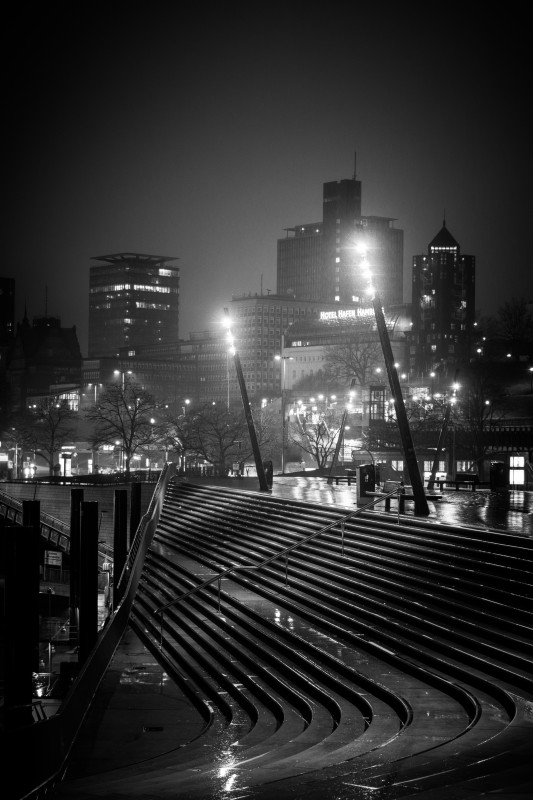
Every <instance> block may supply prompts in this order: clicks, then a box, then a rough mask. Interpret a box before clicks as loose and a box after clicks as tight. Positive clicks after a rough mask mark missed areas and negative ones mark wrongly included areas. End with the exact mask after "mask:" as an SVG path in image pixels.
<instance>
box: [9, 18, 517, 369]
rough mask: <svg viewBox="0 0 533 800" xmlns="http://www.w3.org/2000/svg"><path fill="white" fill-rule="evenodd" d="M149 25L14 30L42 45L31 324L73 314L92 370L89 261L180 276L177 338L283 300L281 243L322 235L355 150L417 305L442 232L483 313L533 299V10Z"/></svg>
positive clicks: (22, 172) (24, 267)
mask: <svg viewBox="0 0 533 800" xmlns="http://www.w3.org/2000/svg"><path fill="white" fill-rule="evenodd" d="M517 9H518V6H517ZM302 10H303V7H302ZM153 11H156V12H157V13H153ZM153 11H152V12H146V13H141V12H139V11H138V10H133V9H131V8H129V7H128V15H127V16H126V17H125V18H123V17H120V15H118V16H117V17H116V18H115V17H114V15H113V14H109V13H108V14H107V15H106V16H104V13H103V6H102V7H100V6H98V4H97V5H96V6H94V7H93V6H91V10H90V11H87V12H86V14H85V15H84V14H82V17H81V19H80V20H79V21H78V20H76V21H75V20H74V19H72V20H68V19H67V20H63V23H64V24H66V26H67V34H66V35H65V36H63V34H60V32H59V27H58V18H57V17H55V16H53V15H52V16H50V15H47V16H45V15H44V12H40V11H37V12H35V14H36V16H35V15H34V16H32V18H31V20H30V21H29V22H28V21H26V20H25V21H24V23H23V22H22V20H20V21H19V22H18V26H17V25H15V26H14V28H13V29H14V31H16V32H19V34H20V32H21V31H22V30H23V31H24V37H25V38H24V41H25V42H26V43H27V44H28V47H27V48H26V51H25V52H27V56H26V58H27V61H26V62H25V64H26V66H25V67H24V68H23V67H22V66H20V65H19V66H18V68H17V65H15V64H14V63H13V62H11V64H10V75H11V77H12V80H11V81H10V82H9V83H10V85H9V88H8V103H7V106H8V115H9V119H10V121H11V125H10V130H9V134H8V136H9V150H8V152H9V154H10V169H9V170H8V173H9V174H8V196H9V198H10V200H11V202H10V204H9V209H8V212H7V218H6V222H7V225H6V231H7V236H6V240H5V241H6V242H7V247H6V250H5V252H4V264H3V268H2V274H3V275H5V276H6V277H13V278H15V280H16V297H17V305H16V321H21V319H22V314H23V311H24V308H25V307H26V308H27V311H28V316H29V317H30V320H31V319H32V318H33V317H34V316H40V315H43V314H45V313H47V314H49V315H51V316H59V317H60V318H61V321H62V325H63V326H65V327H70V326H72V325H76V328H77V332H78V337H79V341H80V346H81V349H82V353H83V355H86V354H87V328H88V287H89V268H90V266H91V264H93V263H94V262H93V261H92V259H93V258H94V257H97V256H99V255H101V254H104V253H120V252H136V253H144V254H153V255H161V256H166V257H169V258H176V259H178V260H177V262H176V264H177V265H178V266H179V268H180V285H181V300H180V337H181V338H187V337H188V334H189V332H191V331H198V330H202V329H204V328H208V327H213V326H214V325H215V324H216V323H217V322H218V321H221V319H222V315H223V307H224V305H225V304H226V303H227V302H228V300H229V299H230V298H231V296H232V295H234V294H242V293H247V292H252V293H256V292H257V293H260V292H261V291H263V292H265V293H266V292H268V291H270V292H271V293H274V292H275V290H276V247H277V241H278V239H281V238H283V237H284V235H285V234H284V229H285V228H288V227H294V226H295V225H298V224H306V223H312V222H315V221H320V219H321V218H322V187H323V184H324V183H326V182H328V181H336V180H342V179H344V178H351V177H353V170H354V157H355V153H357V178H358V179H359V180H360V181H361V183H362V211H363V214H364V215H368V216H370V215H378V216H388V217H391V218H394V219H395V220H396V222H395V225H396V227H398V228H400V229H402V230H403V231H404V301H405V302H409V301H410V299H411V296H410V286H411V269H412V260H413V257H414V256H415V255H419V254H423V253H425V252H426V250H427V247H428V244H429V242H430V241H431V240H432V239H433V237H434V236H435V235H436V234H437V233H438V231H439V230H440V228H441V226H442V222H443V219H444V218H446V224H447V227H448V229H449V230H450V232H451V234H452V235H453V236H454V238H455V239H456V240H457V241H458V243H459V244H460V246H461V250H462V252H463V253H465V254H469V255H473V256H475V258H476V308H477V309H478V310H479V311H480V312H481V313H496V312H497V309H498V308H499V306H500V305H501V304H502V303H503V302H505V301H506V300H510V299H511V298H512V297H513V296H516V297H525V299H526V300H528V301H530V300H533V278H532V277H531V272H532V271H531V269H530V268H529V265H528V263H527V261H528V243H527V242H526V238H527V237H528V230H529V219H528V217H529V214H528V212H529V197H528V194H527V190H528V185H529V177H530V175H531V156H530V148H529V141H530V139H531V123H530V122H529V120H528V119H527V116H528V115H527V113H526V112H527V103H526V102H525V97H526V94H525V93H526V90H527V89H526V75H527V73H526V70H525V58H526V56H525V53H526V52H527V48H526V47H525V39H522V37H524V36H525V30H526V25H525V21H526V20H525V12H524V11H523V10H522V9H520V10H519V11H517V14H518V17H517V16H516V15H515V16H514V17H512V16H511V15H510V16H509V18H508V20H504V21H502V20H500V19H498V20H496V19H494V20H493V19H491V18H489V19H487V20H485V21H484V25H483V26H481V27H479V26H478V25H477V24H474V23H466V22H465V21H464V19H463V16H457V14H458V11H456V10H454V8H453V6H451V7H449V8H447V16H446V19H445V20H440V21H439V22H438V24H437V23H435V21H434V19H433V17H432V14H431V13H430V12H421V14H419V15H418V16H417V19H416V20H415V21H413V20H412V19H411V18H409V17H408V16H403V15H401V14H400V13H399V12H398V11H394V12H392V11H390V12H387V13H384V14H383V18H382V19H381V20H379V21H378V18H377V16H374V15H373V14H372V12H371V11H364V12H361V11H357V14H355V12H354V18H353V20H352V18H349V20H348V21H347V22H354V23H355V22H356V23H357V25H355V27H353V28H351V27H350V24H345V25H343V26H342V27H337V26H336V25H333V24H331V23H328V22H327V21H326V22H325V23H324V24H323V21H322V20H321V22H320V25H318V23H317V22H316V21H314V20H313V19H312V15H309V14H308V13H307V14H306V15H304V16H301V17H300V16H299V15H298V13H297V10H296V7H294V8H290V9H288V10H287V9H285V10H284V12H283V17H280V18H277V17H276V15H275V13H273V12H270V15H269V14H267V15H266V16H265V17H264V18H263V19H262V20H261V26H260V27H259V25H258V23H256V22H254V21H252V19H247V18H246V17H244V16H243V15H242V14H241V15H240V16H237V14H236V12H235V11H229V12H227V13H226V15H225V17H221V18H220V19H214V18H213V17H210V21H208V22H207V23H204V24H203V26H201V27H198V28H195V27H194V25H192V26H191V25H187V30H184V28H183V25H180V24H179V20H177V19H176V18H175V17H174V16H171V15H170V12H169V9H168V7H167V6H165V4H159V5H158V4H155V6H154V9H153ZM12 13H13V14H16V13H17V12H16V11H13V12H12ZM40 13H42V14H43V16H42V17H39V14H40ZM232 15H234V16H232ZM521 16H522V18H523V19H522V23H523V24H521V23H520V17H521ZM378 22H379V24H378ZM23 24H24V26H25V27H24V28H23V27H22V26H23ZM80 28H81V29H83V31H84V32H85V34H86V37H88V38H87V41H88V42H89V44H84V45H82V44H80V39H79V38H78V37H77V33H76V32H77V31H78V30H79V29H80ZM20 35H21V34H20Z"/></svg>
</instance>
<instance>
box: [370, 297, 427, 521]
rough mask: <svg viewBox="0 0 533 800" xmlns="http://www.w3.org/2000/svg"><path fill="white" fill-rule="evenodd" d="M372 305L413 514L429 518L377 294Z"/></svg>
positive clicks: (422, 484)
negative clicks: (394, 412) (411, 490)
mask: <svg viewBox="0 0 533 800" xmlns="http://www.w3.org/2000/svg"><path fill="white" fill-rule="evenodd" d="M372 304H373V306H374V315H375V317H376V323H377V327H378V333H379V338H380V341H381V349H382V350H383V357H384V359H385V366H386V368H387V375H388V376H389V384H390V389H391V392H392V396H393V398H394V403H395V407H396V419H397V421H398V428H399V430H400V437H401V440H402V447H403V453H404V458H405V463H406V464H407V472H408V473H409V481H410V483H411V486H412V487H413V498H414V501H415V514H416V515H417V516H429V506H428V502H427V498H426V494H425V492H424V483H423V481H422V478H421V476H420V469H419V466H418V461H417V458H416V452H415V448H414V444H413V438H412V436H411V429H410V428H409V420H408V419H407V414H406V411H405V404H404V402H403V395H402V390H401V387H400V381H399V379H398V373H397V372H396V367H395V366H394V358H393V355H392V347H391V343H390V339H389V334H388V331H387V326H386V325H385V317H384V316H383V309H382V307H381V301H380V299H379V296H378V295H377V294H375V295H374V297H373V299H372Z"/></svg>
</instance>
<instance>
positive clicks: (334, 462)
mask: <svg viewBox="0 0 533 800" xmlns="http://www.w3.org/2000/svg"><path fill="white" fill-rule="evenodd" d="M354 384H355V378H352V382H351V383H350V390H351V389H353V387H354ZM347 415H348V412H347V410H346V408H345V409H344V413H343V415H342V420H341V426H340V428H339V435H338V437H337V444H336V445H335V452H334V453H333V460H332V462H331V467H330V468H329V475H328V481H327V482H328V485H329V484H331V483H333V471H334V469H335V467H336V466H337V461H338V460H339V453H340V451H341V446H342V442H343V439H344V428H345V427H346V417H347Z"/></svg>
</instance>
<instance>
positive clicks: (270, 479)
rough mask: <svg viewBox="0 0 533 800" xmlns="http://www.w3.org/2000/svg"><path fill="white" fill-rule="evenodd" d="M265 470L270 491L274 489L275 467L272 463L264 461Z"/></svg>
mask: <svg viewBox="0 0 533 800" xmlns="http://www.w3.org/2000/svg"><path fill="white" fill-rule="evenodd" d="M263 470H264V472H265V480H266V483H267V486H268V488H269V489H272V483H273V481H274V467H273V466H272V461H263Z"/></svg>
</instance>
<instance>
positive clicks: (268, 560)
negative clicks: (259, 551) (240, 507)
mask: <svg viewBox="0 0 533 800" xmlns="http://www.w3.org/2000/svg"><path fill="white" fill-rule="evenodd" d="M402 488H403V487H395V488H394V489H393V491H391V492H387V493H386V494H382V495H380V496H379V497H376V498H375V500H371V501H370V502H369V503H365V505H364V506H361V507H360V508H356V509H355V510H354V511H350V513H349V514H346V515H345V516H344V517H341V518H340V519H337V520H335V521H334V522H331V523H330V524H329V525H325V526H324V527H323V528H320V530H318V531H315V532H314V533H311V534H310V535H309V536H306V537H305V539H302V540H301V541H300V542H296V543H295V544H291V545H290V546H289V547H285V548H284V549H283V550H280V552H279V553H274V555H273V556H269V557H268V558H265V559H263V561H261V562H260V563H259V564H234V565H233V566H232V567H228V569H225V570H223V572H219V573H218V575H213V576H212V577H211V578H208V579H207V580H206V581H204V582H203V583H200V584H198V586H194V587H193V588H192V589H189V591H187V592H184V594H180V596H179V597H175V598H174V600H171V601H170V602H169V603H165V605H164V606H160V607H159V608H156V609H155V612H154V613H155V614H161V625H163V613H164V612H165V611H166V610H167V608H170V606H173V605H176V604H177V603H180V602H181V601H182V600H185V598H186V597H189V595H191V594H196V593H197V592H199V591H200V589H204V588H205V587H206V586H209V585H210V584H211V583H214V582H215V581H218V610H219V612H220V583H221V581H222V579H223V578H225V577H226V576H227V575H229V574H230V573H232V572H238V571H240V570H242V571H245V570H252V569H260V568H261V567H264V566H265V565H266V564H270V563H271V562H272V561H276V559H278V558H282V557H283V556H285V585H286V586H287V572H288V563H289V559H288V554H289V553H291V552H292V551H293V550H297V549H298V548H299V547H301V546H302V545H304V544H307V542H310V541H311V540H312V539H316V538H317V537H318V536H320V535H321V534H322V533H325V532H326V531H329V530H331V529H332V528H335V527H336V526H337V525H340V526H341V542H342V550H341V552H342V555H343V556H344V524H345V522H347V520H349V519H351V518H352V517H355V516H357V515H358V514H360V513H362V512H363V511H366V510H367V509H368V508H372V506H375V505H376V503H381V502H382V501H383V500H386V499H387V497H392V496H393V495H398V496H399V495H400V493H401V490H402ZM398 516H399V515H398Z"/></svg>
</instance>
